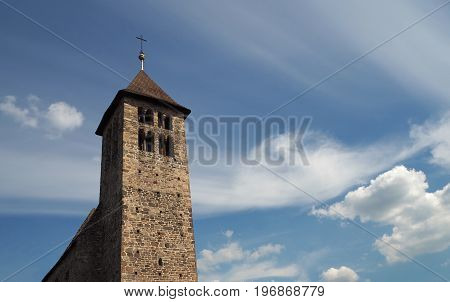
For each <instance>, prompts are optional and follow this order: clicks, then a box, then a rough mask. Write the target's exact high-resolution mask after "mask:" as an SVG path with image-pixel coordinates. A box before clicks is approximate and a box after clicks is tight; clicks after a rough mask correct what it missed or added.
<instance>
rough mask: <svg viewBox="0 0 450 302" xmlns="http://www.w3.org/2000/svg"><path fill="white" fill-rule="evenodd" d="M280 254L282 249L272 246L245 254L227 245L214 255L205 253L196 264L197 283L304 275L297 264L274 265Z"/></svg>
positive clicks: (241, 249)
mask: <svg viewBox="0 0 450 302" xmlns="http://www.w3.org/2000/svg"><path fill="white" fill-rule="evenodd" d="M282 250H283V246H282V245H280V244H272V243H269V244H265V245H261V246H259V247H257V248H256V249H254V250H245V249H243V248H242V246H241V245H240V244H239V243H238V242H228V243H227V244H225V245H223V246H222V247H220V248H219V249H217V250H215V251H213V250H209V249H204V250H202V251H201V252H200V257H199V258H198V260H197V267H198V270H199V273H200V279H201V280H204V281H213V280H216V281H217V280H218V281H249V280H259V279H263V278H282V277H296V276H298V275H299V274H302V275H304V273H302V271H301V269H300V268H299V266H298V265H296V264H287V265H279V264H278V263H277V261H276V258H275V256H276V255H278V254H280V253H281V251H282Z"/></svg>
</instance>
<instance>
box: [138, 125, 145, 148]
mask: <svg viewBox="0 0 450 302" xmlns="http://www.w3.org/2000/svg"><path fill="white" fill-rule="evenodd" d="M144 140H145V132H144V129H139V134H138V145H139V150H141V151H144Z"/></svg>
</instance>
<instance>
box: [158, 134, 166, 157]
mask: <svg viewBox="0 0 450 302" xmlns="http://www.w3.org/2000/svg"><path fill="white" fill-rule="evenodd" d="M165 145H166V144H165V143H164V136H163V135H162V134H160V135H159V154H161V155H165V153H166V151H165V150H164V149H165Z"/></svg>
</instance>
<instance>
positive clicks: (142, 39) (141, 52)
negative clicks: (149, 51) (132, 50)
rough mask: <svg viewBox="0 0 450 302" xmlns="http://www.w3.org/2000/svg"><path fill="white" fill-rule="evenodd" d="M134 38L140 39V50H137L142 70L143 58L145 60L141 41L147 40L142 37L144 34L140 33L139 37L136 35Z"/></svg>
mask: <svg viewBox="0 0 450 302" xmlns="http://www.w3.org/2000/svg"><path fill="white" fill-rule="evenodd" d="M136 39H138V40H140V41H141V51H140V52H139V61H141V70H144V60H145V54H144V51H143V48H142V42H147V40H145V39H144V36H142V35H140V36H139V37H136Z"/></svg>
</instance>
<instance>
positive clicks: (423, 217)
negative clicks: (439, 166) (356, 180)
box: [312, 166, 450, 263]
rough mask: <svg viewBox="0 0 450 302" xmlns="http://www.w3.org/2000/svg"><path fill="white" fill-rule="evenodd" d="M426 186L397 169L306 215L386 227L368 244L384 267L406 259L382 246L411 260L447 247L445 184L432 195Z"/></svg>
mask: <svg viewBox="0 0 450 302" xmlns="http://www.w3.org/2000/svg"><path fill="white" fill-rule="evenodd" d="M428 187H429V185H428V182H427V180H426V176H425V174H424V173H423V172H421V171H416V170H414V169H407V168H406V167H404V166H397V167H395V168H393V169H391V170H389V171H387V172H385V173H383V174H381V175H379V176H378V177H376V178H375V179H373V180H371V181H370V184H369V185H367V186H361V187H359V188H358V189H356V190H354V191H351V192H349V193H347V194H346V195H345V198H344V200H342V201H341V202H338V203H335V204H333V205H331V206H330V207H328V208H325V209H316V210H313V212H312V213H313V214H314V215H317V216H322V217H332V218H338V219H343V218H345V219H356V218H358V219H359V220H360V221H361V222H363V223H365V222H375V223H377V224H379V225H385V226H392V232H391V233H390V234H384V235H383V236H382V238H381V240H376V241H375V243H374V246H375V248H376V249H377V250H378V251H379V252H380V253H381V254H382V255H384V256H385V258H386V261H387V262H388V263H394V262H402V261H406V260H407V259H406V258H405V257H404V256H403V255H401V254H400V253H398V252H397V251H396V250H395V249H393V248H391V247H390V246H388V245H386V244H385V243H384V242H387V243H389V244H390V245H392V246H394V247H395V248H396V249H398V250H400V251H402V252H404V253H406V254H407V255H409V256H412V257H414V256H417V255H421V254H426V253H434V252H440V251H443V250H445V249H447V248H448V247H449V246H450V229H449V227H448V226H449V225H450V184H447V185H446V186H444V187H443V188H442V189H440V190H436V191H434V192H428Z"/></svg>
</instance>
